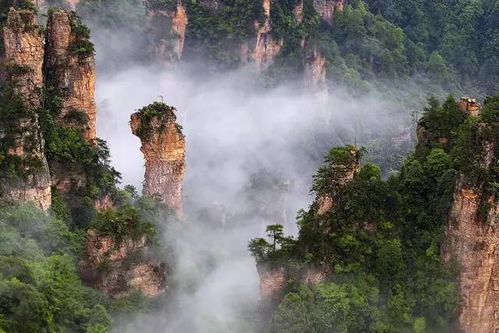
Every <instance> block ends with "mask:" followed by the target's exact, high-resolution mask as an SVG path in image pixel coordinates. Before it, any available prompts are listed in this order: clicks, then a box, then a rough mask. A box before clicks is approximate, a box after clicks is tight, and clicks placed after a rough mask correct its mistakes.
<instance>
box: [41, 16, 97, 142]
mask: <svg viewBox="0 0 499 333" xmlns="http://www.w3.org/2000/svg"><path fill="white" fill-rule="evenodd" d="M45 50H46V51H45V64H44V73H45V85H46V86H47V87H49V88H52V89H54V93H55V94H57V95H58V96H59V97H60V99H61V109H60V111H59V114H57V115H56V118H57V120H58V121H59V122H60V123H62V124H65V125H68V126H71V127H74V128H77V129H78V130H79V131H80V132H81V134H82V135H83V137H84V138H85V139H87V140H88V141H90V142H93V140H95V138H96V129H95V127H96V115H97V108H96V106H95V97H94V95H95V59H94V52H93V45H92V43H91V42H90V41H89V31H88V29H87V28H86V27H85V26H84V25H82V24H81V22H80V21H79V19H78V18H76V17H75V16H74V15H73V14H71V13H68V12H66V11H63V10H55V11H53V12H51V13H50V14H49V18H48V22H47V37H46V46H45Z"/></svg>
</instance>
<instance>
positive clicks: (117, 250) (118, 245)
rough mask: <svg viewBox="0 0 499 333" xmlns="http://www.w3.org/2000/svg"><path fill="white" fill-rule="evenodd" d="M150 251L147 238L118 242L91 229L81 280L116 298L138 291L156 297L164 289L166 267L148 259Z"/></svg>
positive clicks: (82, 262) (81, 264)
mask: <svg viewBox="0 0 499 333" xmlns="http://www.w3.org/2000/svg"><path fill="white" fill-rule="evenodd" d="M147 251H148V248H147V246H146V239H145V237H142V238H140V239H138V240H133V239H131V238H125V239H123V240H121V241H117V240H116V239H115V238H113V237H111V236H107V235H100V234H99V233H98V232H96V231H93V230H90V231H89V232H88V234H87V240H86V245H85V253H84V256H83V260H82V261H81V263H80V272H81V278H82V280H83V281H84V282H85V283H86V284H88V285H89V286H91V287H94V288H97V289H100V290H102V291H104V292H106V293H108V294H109V295H111V296H112V297H115V298H119V297H123V296H126V295H128V294H130V293H131V292H133V291H135V290H140V291H141V292H142V293H143V294H144V295H147V296H155V295H157V294H158V293H160V292H161V291H163V290H164V280H165V267H164V265H163V264H161V263H159V262H156V261H154V260H151V259H147Z"/></svg>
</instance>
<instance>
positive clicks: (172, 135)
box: [130, 102, 185, 215]
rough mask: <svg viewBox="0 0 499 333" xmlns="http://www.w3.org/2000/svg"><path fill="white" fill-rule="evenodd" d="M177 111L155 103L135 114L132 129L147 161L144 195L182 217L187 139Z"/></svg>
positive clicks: (131, 122) (132, 119)
mask: <svg viewBox="0 0 499 333" xmlns="http://www.w3.org/2000/svg"><path fill="white" fill-rule="evenodd" d="M174 111H175V108H173V107H170V106H168V105H166V104H164V103H159V102H155V103H153V104H151V105H149V106H146V107H144V108H142V109H140V110H139V111H138V112H136V113H134V114H132V116H131V121H130V125H131V128H132V132H133V134H134V135H136V136H138V137H139V138H140V141H141V143H142V146H141V148H140V150H141V151H142V153H143V154H144V159H145V161H146V163H145V169H146V170H145V177H144V187H143V190H142V193H143V194H144V195H148V196H153V197H157V198H158V199H159V200H160V201H161V202H163V203H164V204H166V205H167V206H168V207H170V208H171V209H173V210H174V211H176V212H177V213H178V214H179V215H182V181H183V178H184V172H185V138H184V135H183V134H182V130H181V127H180V126H179V125H178V124H177V123H176V119H177V117H176V115H175V113H174Z"/></svg>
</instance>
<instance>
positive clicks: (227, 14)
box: [184, 0, 263, 67]
mask: <svg viewBox="0 0 499 333" xmlns="http://www.w3.org/2000/svg"><path fill="white" fill-rule="evenodd" d="M185 6H186V9H187V16H188V17H189V24H188V25H187V31H186V45H185V48H186V51H185V52H184V53H185V54H186V55H189V54H192V56H193V57H195V56H196V55H199V56H201V57H202V58H203V59H204V60H205V61H207V62H212V63H214V64H216V65H218V66H223V67H233V66H235V65H237V64H239V62H240V58H239V46H240V44H241V42H243V41H245V40H246V39H249V38H251V37H253V35H254V33H255V28H254V23H255V21H259V20H261V18H262V17H263V10H262V2H261V1H259V0H235V1H231V2H225V3H223V4H220V8H218V9H212V8H209V6H206V4H203V3H201V2H198V1H188V2H186V3H185Z"/></svg>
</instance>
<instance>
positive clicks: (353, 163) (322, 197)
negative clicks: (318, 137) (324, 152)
mask: <svg viewBox="0 0 499 333" xmlns="http://www.w3.org/2000/svg"><path fill="white" fill-rule="evenodd" d="M333 149H336V150H337V151H338V152H339V154H338V155H340V154H341V155H342V156H341V155H340V156H341V160H328V161H327V163H326V165H325V166H323V167H322V168H323V169H324V170H328V176H329V177H328V179H326V181H327V189H326V190H325V191H323V193H317V197H316V198H315V202H314V206H315V210H316V215H317V216H320V215H323V214H325V213H327V212H328V211H330V210H331V209H332V208H333V207H334V205H335V203H336V201H337V200H338V195H339V194H340V193H341V191H342V190H343V189H344V188H345V186H346V184H348V182H350V181H351V180H352V179H353V177H354V176H355V175H356V174H357V173H358V172H359V170H360V157H361V154H360V151H359V149H358V148H357V147H354V146H347V147H339V148H333Z"/></svg>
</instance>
